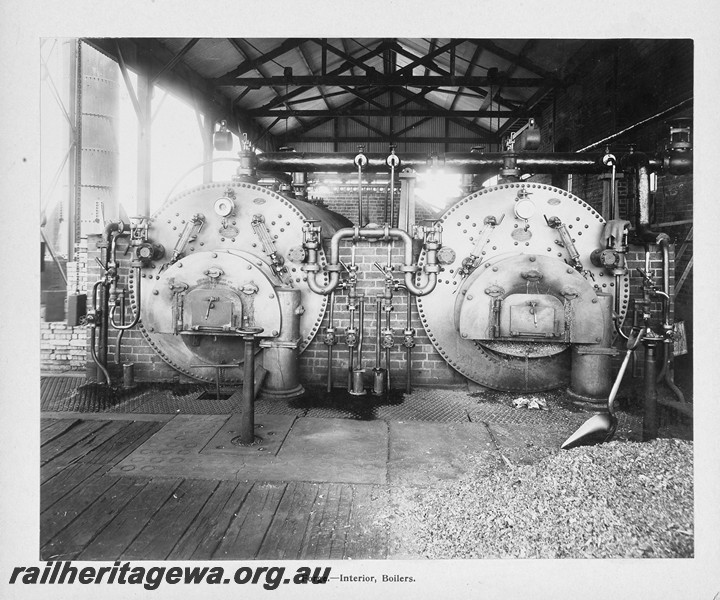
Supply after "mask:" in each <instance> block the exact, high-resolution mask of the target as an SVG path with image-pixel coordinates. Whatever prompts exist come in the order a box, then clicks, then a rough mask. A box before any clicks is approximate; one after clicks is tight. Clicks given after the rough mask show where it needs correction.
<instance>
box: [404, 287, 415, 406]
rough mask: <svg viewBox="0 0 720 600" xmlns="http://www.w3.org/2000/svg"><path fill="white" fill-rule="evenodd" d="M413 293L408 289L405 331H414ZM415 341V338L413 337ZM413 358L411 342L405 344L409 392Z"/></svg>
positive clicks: (406, 382) (410, 390) (409, 389)
mask: <svg viewBox="0 0 720 600" xmlns="http://www.w3.org/2000/svg"><path fill="white" fill-rule="evenodd" d="M411 325H412V294H410V290H408V291H407V317H406V325H405V331H406V332H410V331H412V327H411ZM413 343H414V338H413ZM411 358H412V346H410V345H409V344H405V391H406V392H407V393H408V394H409V393H410V392H412V382H411V379H412V368H411V364H410V360H411Z"/></svg>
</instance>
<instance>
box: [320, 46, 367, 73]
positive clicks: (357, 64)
mask: <svg viewBox="0 0 720 600" xmlns="http://www.w3.org/2000/svg"><path fill="white" fill-rule="evenodd" d="M310 41H311V42H314V43H316V44H318V45H319V46H320V47H321V48H322V49H323V50H326V51H327V52H331V53H333V54H335V55H336V56H339V57H340V58H342V59H344V60H345V61H346V62H348V63H350V64H351V65H353V66H355V67H358V68H359V69H362V70H363V71H365V72H366V73H374V72H375V67H371V66H370V65H368V64H366V63H365V61H364V60H363V59H357V58H354V57H353V56H351V55H350V54H348V53H347V52H344V51H343V50H339V49H337V48H335V46H333V45H332V44H329V43H328V41H327V40H326V39H318V38H311V39H310ZM368 58H369V57H368Z"/></svg>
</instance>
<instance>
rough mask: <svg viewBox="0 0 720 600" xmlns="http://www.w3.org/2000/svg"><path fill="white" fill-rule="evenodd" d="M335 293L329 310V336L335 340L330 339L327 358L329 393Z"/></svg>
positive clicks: (330, 389) (329, 386) (330, 388)
mask: <svg viewBox="0 0 720 600" xmlns="http://www.w3.org/2000/svg"><path fill="white" fill-rule="evenodd" d="M334 322H335V292H332V293H331V294H330V307H329V308H328V332H327V335H328V336H329V335H331V333H332V336H333V338H332V339H329V342H328V356H327V363H328V364H327V391H328V393H330V392H332V383H333V378H332V355H333V350H332V349H333V342H334V341H335V337H334V336H335V325H334Z"/></svg>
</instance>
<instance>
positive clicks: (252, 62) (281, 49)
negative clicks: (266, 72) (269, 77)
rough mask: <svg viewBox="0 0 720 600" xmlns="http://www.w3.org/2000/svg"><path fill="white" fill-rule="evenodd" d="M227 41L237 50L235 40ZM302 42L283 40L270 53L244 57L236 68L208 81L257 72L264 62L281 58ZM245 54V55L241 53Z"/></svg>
mask: <svg viewBox="0 0 720 600" xmlns="http://www.w3.org/2000/svg"><path fill="white" fill-rule="evenodd" d="M228 41H229V42H230V43H231V44H232V45H233V46H234V47H235V48H237V47H238V46H237V40H236V39H235V38H228ZM304 41H306V38H290V39H287V40H285V41H284V42H283V43H282V44H280V45H279V46H278V47H277V48H273V49H272V50H270V52H266V53H265V54H261V55H260V56H258V57H256V58H253V59H249V58H247V56H246V57H245V60H244V61H243V62H241V63H240V64H239V65H238V66H237V67H235V68H234V69H233V70H232V71H228V72H227V73H225V74H224V75H221V76H220V77H218V78H216V79H214V80H212V79H211V80H210V82H211V83H213V84H215V82H216V81H217V79H224V78H232V77H239V76H240V75H244V74H245V73H247V72H248V71H257V70H258V67H260V66H262V65H264V64H265V63H266V62H270V61H271V60H274V59H276V58H278V57H279V56H282V55H283V54H285V53H286V52H289V51H290V50H292V49H294V48H297V47H298V46H299V45H300V44H302V43H303V42H304ZM243 54H245V53H243Z"/></svg>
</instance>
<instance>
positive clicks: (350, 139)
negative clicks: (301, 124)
mask: <svg viewBox="0 0 720 600" xmlns="http://www.w3.org/2000/svg"><path fill="white" fill-rule="evenodd" d="M276 137H277V139H278V140H279V141H280V143H281V144H282V145H287V144H298V143H304V142H307V143H308V144H312V143H321V144H332V143H338V144H355V143H361V142H364V143H367V144H372V143H391V142H394V143H400V144H411V143H415V144H468V145H476V144H478V143H479V142H486V143H493V144H494V143H496V140H495V136H494V135H485V136H481V135H475V136H468V137H445V136H442V137H432V136H418V137H405V138H402V139H400V138H398V133H395V134H394V135H392V136H391V135H390V134H383V135H382V136H376V137H368V136H363V135H347V136H340V137H336V136H317V137H311V136H298V135H292V134H289V135H288V136H287V137H284V136H282V135H279V136H276Z"/></svg>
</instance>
